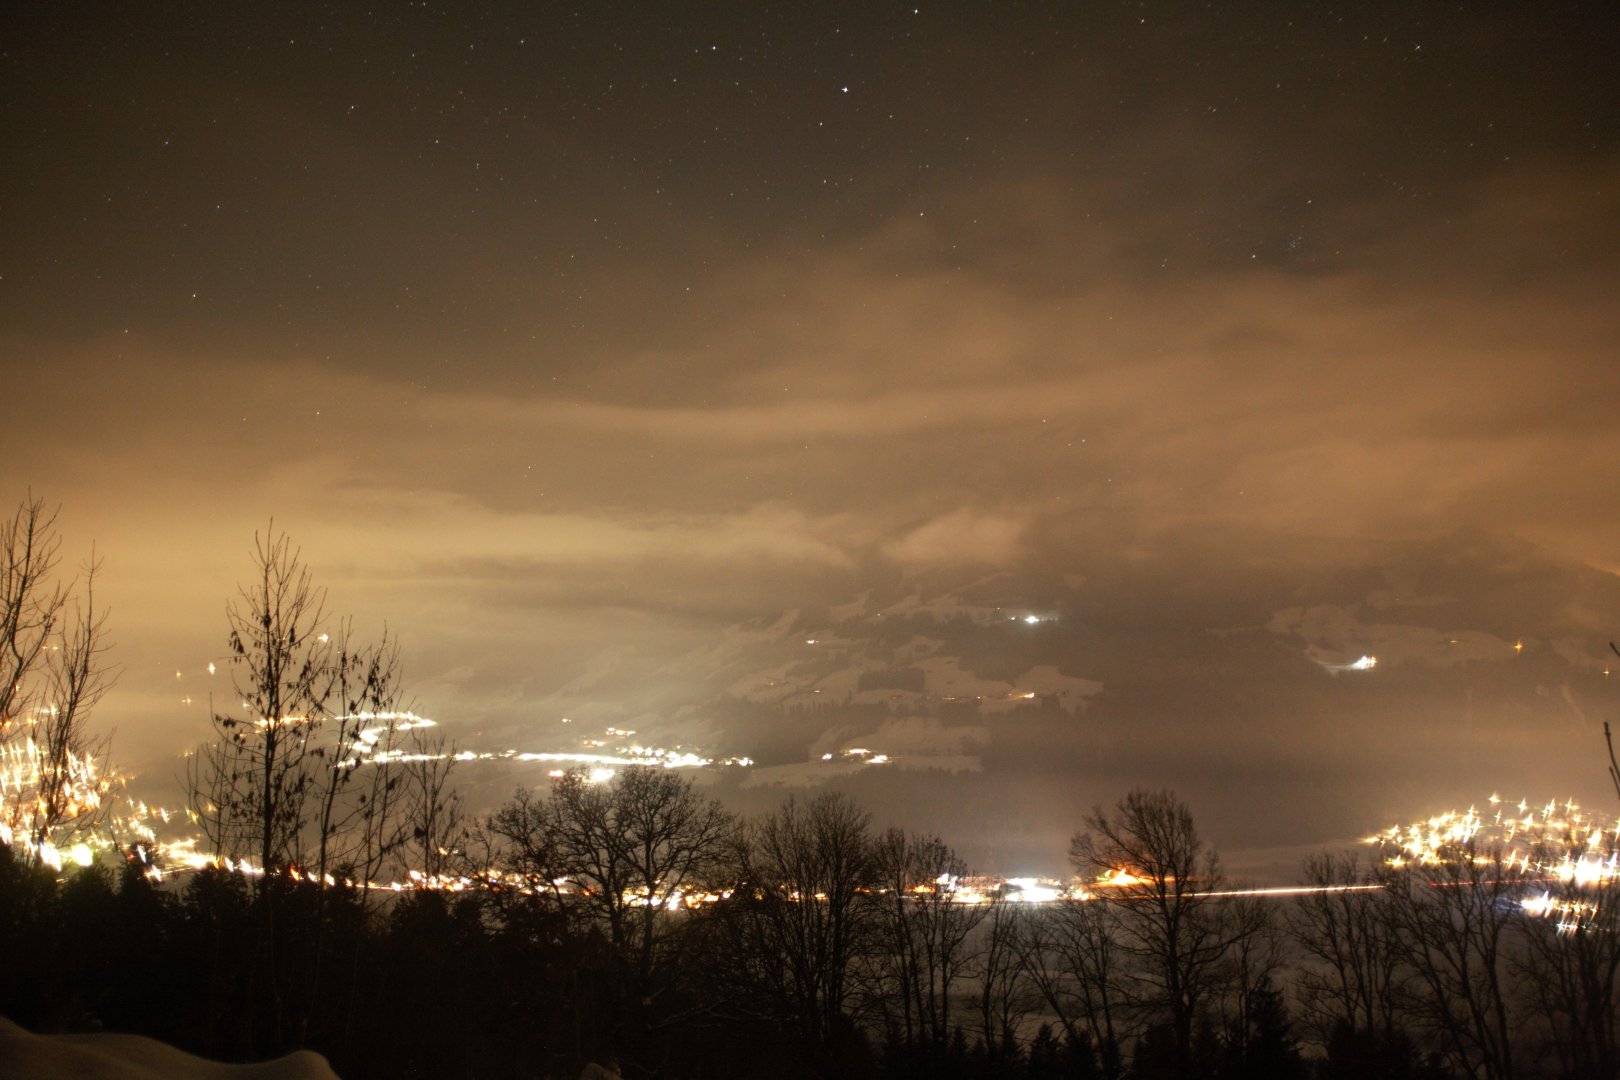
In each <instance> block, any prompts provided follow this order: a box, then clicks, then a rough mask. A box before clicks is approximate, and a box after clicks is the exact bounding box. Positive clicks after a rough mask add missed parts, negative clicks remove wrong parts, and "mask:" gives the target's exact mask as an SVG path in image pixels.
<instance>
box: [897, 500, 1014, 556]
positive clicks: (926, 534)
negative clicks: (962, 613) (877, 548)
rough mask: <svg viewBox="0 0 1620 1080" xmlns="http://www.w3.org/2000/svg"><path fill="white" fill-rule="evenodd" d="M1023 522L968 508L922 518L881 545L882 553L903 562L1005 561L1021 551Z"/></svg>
mask: <svg viewBox="0 0 1620 1080" xmlns="http://www.w3.org/2000/svg"><path fill="white" fill-rule="evenodd" d="M1023 534H1024V523H1023V522H1022V521H1019V520H1017V519H1016V518H1010V517H1000V516H996V515H991V514H982V513H978V512H976V511H973V510H969V509H967V508H962V509H959V510H953V511H951V512H950V513H949V514H945V515H944V516H942V517H938V518H935V519H934V520H932V521H928V522H924V523H923V524H921V525H919V526H917V527H916V528H915V529H912V530H911V531H909V532H907V533H906V534H905V535H903V536H901V537H899V538H898V539H896V540H894V541H892V542H890V543H887V544H885V545H883V549H882V550H883V554H884V555H886V556H887V557H889V558H891V559H893V560H894V561H896V562H898V563H901V564H903V565H906V566H914V567H933V566H972V565H976V564H985V565H990V566H995V565H1004V564H1007V563H1010V562H1013V561H1014V560H1016V559H1017V557H1018V556H1019V554H1020V551H1021V547H1022V540H1023Z"/></svg>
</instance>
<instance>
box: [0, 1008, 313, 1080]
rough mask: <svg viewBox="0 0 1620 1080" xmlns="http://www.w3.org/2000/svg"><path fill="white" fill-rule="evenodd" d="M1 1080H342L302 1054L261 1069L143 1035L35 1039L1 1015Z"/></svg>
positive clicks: (309, 1053)
mask: <svg viewBox="0 0 1620 1080" xmlns="http://www.w3.org/2000/svg"><path fill="white" fill-rule="evenodd" d="M0 1076H17V1077H23V1076H26V1077H30V1078H31V1080H338V1077H337V1074H336V1073H334V1072H333V1071H332V1067H331V1066H330V1065H328V1064H327V1063H326V1059H325V1058H323V1057H321V1055H319V1054H317V1053H314V1052H313V1051H310V1050H299V1051H297V1052H296V1053H292V1054H288V1055H287V1056H286V1057H283V1058H277V1059H276V1060H274V1061H266V1062H262V1063H260V1064H257V1065H226V1064H223V1063H222V1062H218V1061H207V1060H205V1059H203V1058H200V1057H193V1056H192V1055H191V1054H188V1053H186V1052H185V1051H183V1050H177V1049H175V1048H174V1047H172V1046H169V1045H168V1044H166V1043H160V1042H158V1041H157V1040H156V1039H148V1038H147V1037H146V1036H144V1035H111V1034H95V1035H34V1034H31V1033H29V1032H27V1031H25V1030H23V1029H22V1028H20V1027H18V1026H17V1025H16V1024H13V1023H12V1022H11V1021H10V1020H7V1019H5V1018H4V1017H0Z"/></svg>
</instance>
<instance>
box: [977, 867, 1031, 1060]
mask: <svg viewBox="0 0 1620 1080" xmlns="http://www.w3.org/2000/svg"><path fill="white" fill-rule="evenodd" d="M1032 914H1034V912H1033V911H1032V910H1030V909H1029V906H1028V905H1025V904H1020V903H1017V902H1015V901H1012V900H1009V899H1008V898H1007V897H1006V895H1005V894H1003V893H998V894H997V895H995V896H994V897H992V898H991V900H990V903H989V904H988V906H987V908H986V911H985V918H984V924H983V925H984V929H983V941H982V943H981V945H980V948H979V950H978V952H977V954H976V955H975V956H974V958H973V963H972V968H971V970H970V972H969V974H970V976H971V977H972V978H973V980H974V981H975V983H976V986H977V990H976V992H975V995H974V1003H975V1005H976V1006H977V1008H978V1013H979V1038H980V1039H981V1040H982V1041H983V1043H984V1045H985V1048H986V1049H987V1050H989V1051H990V1052H991V1053H999V1052H1001V1051H1003V1050H1006V1049H1009V1048H1011V1047H1014V1046H1016V1044H1017V1042H1018V1039H1019V1032H1020V1030H1021V1029H1022V1028H1023V1026H1024V1018H1025V1017H1026V1016H1028V1015H1029V1012H1030V1006H1031V1004H1032V1001H1033V988H1032V987H1031V986H1030V985H1029V978H1028V976H1027V974H1026V972H1025V967H1024V963H1023V957H1022V955H1021V952H1020V943H1021V941H1022V939H1023V937H1024V935H1025V927H1024V923H1025V920H1026V919H1028V918H1029V917H1030V916H1031V915H1032Z"/></svg>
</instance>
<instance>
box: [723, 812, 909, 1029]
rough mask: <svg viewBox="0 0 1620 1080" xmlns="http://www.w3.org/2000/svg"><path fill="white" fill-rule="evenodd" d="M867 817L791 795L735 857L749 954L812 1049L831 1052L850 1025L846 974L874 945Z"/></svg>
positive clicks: (873, 869)
mask: <svg viewBox="0 0 1620 1080" xmlns="http://www.w3.org/2000/svg"><path fill="white" fill-rule="evenodd" d="M869 821H870V819H869V817H868V815H867V814H866V812H865V811H863V810H861V809H859V808H858V807H857V806H856V805H855V804H854V803H852V802H851V801H850V800H849V799H847V798H845V797H844V796H842V795H839V794H826V795H821V796H818V797H816V798H815V799H813V800H811V801H809V802H800V801H799V800H798V799H795V798H789V799H788V801H787V802H786V803H784V804H783V805H782V807H781V808H780V809H778V810H777V811H776V812H775V813H773V814H771V815H769V816H767V817H765V818H763V819H760V820H758V821H755V822H753V823H752V825H751V827H750V828H749V830H748V833H747V842H746V844H745V845H744V846H743V848H742V852H741V859H740V863H741V867H740V869H741V876H742V884H741V885H740V887H739V896H740V898H741V899H742V901H743V903H744V905H746V915H745V923H744V925H745V927H746V928H747V929H748V930H749V931H750V940H749V952H750V953H751V954H752V955H754V956H756V957H760V958H761V959H762V963H761V965H760V968H759V969H758V971H757V974H758V975H759V977H761V978H762V979H764V980H765V981H766V983H767V986H768V988H769V989H770V990H771V991H772V992H773V993H774V994H775V995H776V996H777V998H778V999H779V1000H781V1001H783V1002H784V1003H785V1004H786V1005H787V1007H788V1009H789V1010H790V1012H791V1015H792V1017H793V1019H794V1021H795V1023H796V1025H797V1027H798V1029H799V1034H800V1037H801V1038H802V1039H803V1040H804V1042H805V1045H806V1046H807V1047H809V1048H811V1049H812V1050H813V1051H818V1052H826V1051H831V1050H834V1048H835V1047H836V1046H837V1044H838V1042H839V1040H840V1039H841V1038H842V1036H843V1033H844V1032H845V1031H846V1030H847V1028H848V1027H849V1012H848V1010H849V1006H850V1004H851V989H852V987H851V973H852V969H853V966H854V964H855V961H856V959H857V958H858V957H859V956H860V955H861V952H862V950H863V949H865V948H866V947H867V945H868V943H869V941H870V937H869V935H870V926H871V918H870V916H871V904H870V895H869V894H870V889H871V888H872V886H873V885H874V884H875V883H876V881H877V863H876V859H875V857H874V852H873V845H872V837H871V832H870V827H869Z"/></svg>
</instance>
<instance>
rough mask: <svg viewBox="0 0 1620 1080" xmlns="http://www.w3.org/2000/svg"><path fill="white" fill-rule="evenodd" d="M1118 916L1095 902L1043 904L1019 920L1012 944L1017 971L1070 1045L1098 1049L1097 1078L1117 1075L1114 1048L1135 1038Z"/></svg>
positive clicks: (1118, 1064) (1118, 1068)
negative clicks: (1020, 970)
mask: <svg viewBox="0 0 1620 1080" xmlns="http://www.w3.org/2000/svg"><path fill="white" fill-rule="evenodd" d="M1119 919H1120V912H1119V910H1118V909H1117V908H1116V907H1115V906H1113V905H1111V904H1100V903H1097V902H1096V901H1095V900H1085V899H1067V900H1059V901H1056V902H1054V903H1052V904H1049V905H1045V906H1044V907H1043V908H1042V909H1041V910H1039V911H1036V912H1032V913H1031V914H1030V915H1029V916H1028V917H1027V918H1025V919H1024V920H1022V925H1021V927H1020V933H1019V934H1018V936H1017V938H1016V939H1015V940H1016V944H1017V947H1018V950H1019V959H1020V961H1021V963H1022V966H1023V970H1024V972H1025V974H1026V976H1027V977H1028V978H1029V980H1030V982H1031V983H1032V984H1033V985H1034V987H1035V989H1036V990H1037V991H1038V992H1039V994H1040V996H1041V1000H1042V1001H1043V1002H1044V1003H1045V1005H1046V1007H1047V1009H1048V1010H1050V1011H1051V1013H1052V1014H1053V1015H1054V1016H1056V1017H1057V1019H1058V1022H1059V1024H1061V1025H1062V1027H1063V1032H1064V1035H1065V1036H1066V1037H1067V1040H1068V1042H1069V1043H1070V1044H1071V1045H1080V1044H1085V1043H1087V1042H1089V1043H1090V1044H1091V1045H1094V1046H1096V1047H1097V1049H1098V1056H1099V1058H1100V1061H1101V1064H1102V1070H1103V1075H1104V1076H1106V1077H1109V1078H1111V1080H1112V1078H1114V1077H1118V1076H1119V1075H1121V1073H1122V1071H1123V1069H1122V1062H1121V1056H1120V1048H1121V1046H1122V1045H1123V1043H1124V1042H1125V1040H1126V1039H1128V1038H1129V1037H1131V1036H1133V1035H1135V1034H1136V1029H1135V1027H1134V1024H1133V1016H1132V1009H1131V1002H1130V1000H1129V999H1128V993H1129V990H1130V985H1131V984H1130V980H1129V979H1128V978H1127V975H1126V963H1127V960H1128V957H1127V955H1126V952H1125V950H1124V949H1123V948H1122V947H1121V945H1120V942H1119V938H1120V936H1121V931H1120V928H1119Z"/></svg>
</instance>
